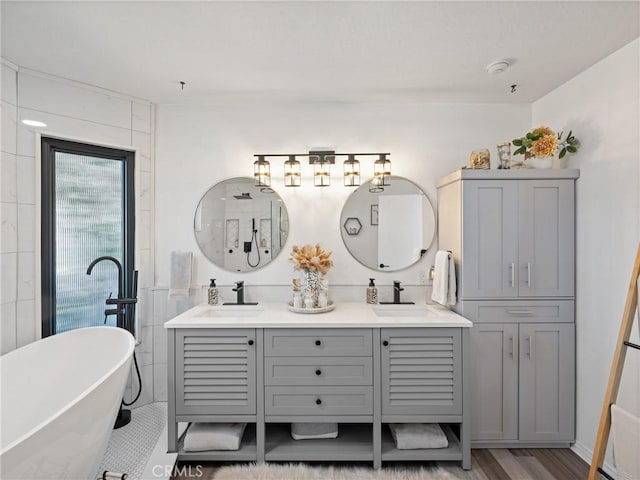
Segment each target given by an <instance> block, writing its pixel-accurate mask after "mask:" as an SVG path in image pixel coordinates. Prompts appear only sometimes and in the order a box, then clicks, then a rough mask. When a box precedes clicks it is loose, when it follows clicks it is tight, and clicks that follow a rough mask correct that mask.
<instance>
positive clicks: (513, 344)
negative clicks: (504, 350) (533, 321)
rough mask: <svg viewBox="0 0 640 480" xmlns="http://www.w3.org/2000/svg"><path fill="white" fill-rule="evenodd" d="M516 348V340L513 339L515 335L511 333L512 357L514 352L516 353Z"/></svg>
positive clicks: (510, 353)
mask: <svg viewBox="0 0 640 480" xmlns="http://www.w3.org/2000/svg"><path fill="white" fill-rule="evenodd" d="M515 348H516V342H515V340H514V339H513V335H511V351H510V352H509V356H510V357H511V358H513V353H514V351H515Z"/></svg>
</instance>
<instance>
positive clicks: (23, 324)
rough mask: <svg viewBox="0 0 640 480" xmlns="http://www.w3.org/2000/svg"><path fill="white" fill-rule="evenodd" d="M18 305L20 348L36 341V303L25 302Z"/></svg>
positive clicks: (18, 345)
mask: <svg viewBox="0 0 640 480" xmlns="http://www.w3.org/2000/svg"><path fill="white" fill-rule="evenodd" d="M16 305H17V309H16V311H17V314H16V330H17V332H16V333H17V335H16V336H17V347H18V348H20V347H22V346H24V345H27V344H29V343H31V342H33V341H35V339H36V302H35V300H25V301H19V302H17V303H16Z"/></svg>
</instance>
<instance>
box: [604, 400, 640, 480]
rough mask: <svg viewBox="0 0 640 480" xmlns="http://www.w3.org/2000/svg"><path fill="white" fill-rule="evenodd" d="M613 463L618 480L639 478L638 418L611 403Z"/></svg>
mask: <svg viewBox="0 0 640 480" xmlns="http://www.w3.org/2000/svg"><path fill="white" fill-rule="evenodd" d="M611 426H612V428H613V463H614V465H615V466H616V472H617V474H618V476H617V477H616V478H619V479H620V480H623V479H624V480H626V479H628V480H632V479H634V480H637V479H638V478H640V458H638V452H640V418H638V417H636V416H635V415H633V414H631V413H629V412H627V411H626V410H624V409H622V408H620V407H619V406H617V405H615V404H614V405H611Z"/></svg>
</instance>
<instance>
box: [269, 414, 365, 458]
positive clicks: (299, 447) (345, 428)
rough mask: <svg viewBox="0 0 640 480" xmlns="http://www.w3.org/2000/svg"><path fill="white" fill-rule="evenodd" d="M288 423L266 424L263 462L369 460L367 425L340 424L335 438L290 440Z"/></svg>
mask: <svg viewBox="0 0 640 480" xmlns="http://www.w3.org/2000/svg"><path fill="white" fill-rule="evenodd" d="M290 430H291V427H290V424H288V423H285V424H267V426H266V440H265V454H264V457H265V460H271V461H288V460H292V461H304V460H306V461H336V462H339V461H372V460H373V441H372V439H373V430H372V426H371V424H340V425H339V427H338V437H337V438H322V439H311V440H294V439H293V438H292V437H291V433H290Z"/></svg>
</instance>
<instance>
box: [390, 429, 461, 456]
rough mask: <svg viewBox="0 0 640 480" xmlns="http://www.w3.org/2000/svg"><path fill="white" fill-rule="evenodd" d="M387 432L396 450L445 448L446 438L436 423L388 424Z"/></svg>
mask: <svg viewBox="0 0 640 480" xmlns="http://www.w3.org/2000/svg"><path fill="white" fill-rule="evenodd" d="M389 430H391V436H392V437H393V441H394V442H395V443H396V448H397V449H398V450H414V449H418V448H447V447H448V446H449V441H448V440H447V436H446V435H445V434H444V432H443V431H442V428H440V425H438V424H437V423H390V424H389Z"/></svg>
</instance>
